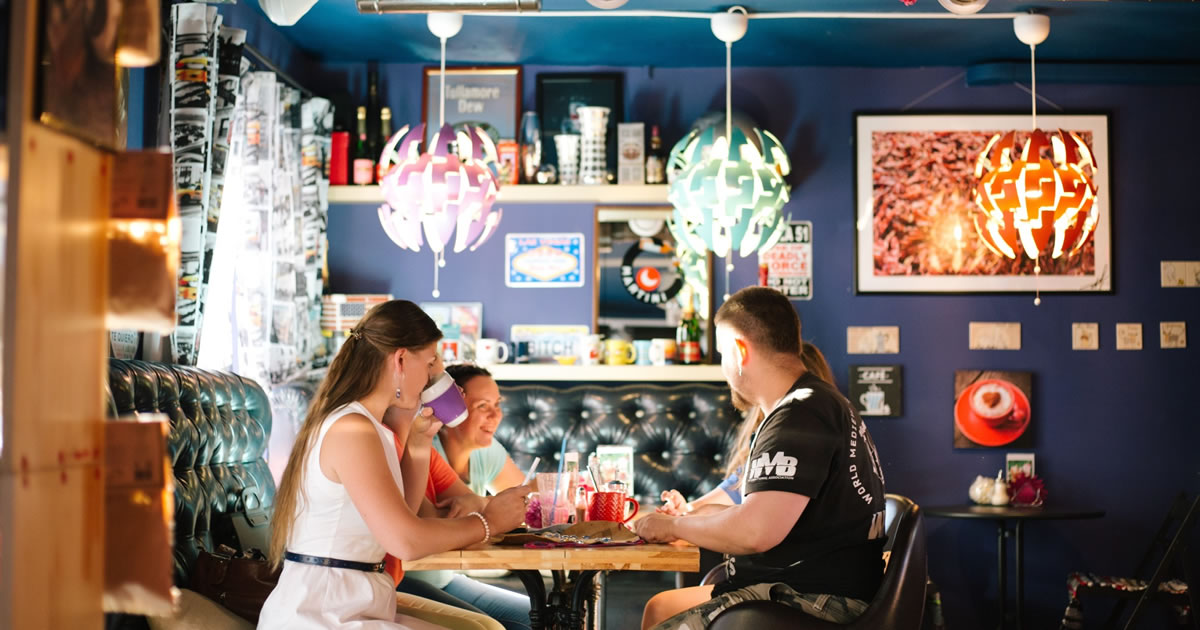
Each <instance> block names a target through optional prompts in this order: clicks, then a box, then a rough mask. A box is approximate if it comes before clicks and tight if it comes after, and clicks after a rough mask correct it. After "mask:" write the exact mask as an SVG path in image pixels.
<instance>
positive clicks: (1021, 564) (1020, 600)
mask: <svg viewBox="0 0 1200 630" xmlns="http://www.w3.org/2000/svg"><path fill="white" fill-rule="evenodd" d="M1024 524H1025V523H1024V521H1022V520H1020V519H1018V520H1017V524H1016V527H1015V529H1016V536H1017V542H1016V545H1017V630H1021V624H1022V622H1023V621H1024V617H1023V612H1024V604H1025V548H1024V546H1023V539H1022V537H1021V532H1022V530H1023V529H1024Z"/></svg>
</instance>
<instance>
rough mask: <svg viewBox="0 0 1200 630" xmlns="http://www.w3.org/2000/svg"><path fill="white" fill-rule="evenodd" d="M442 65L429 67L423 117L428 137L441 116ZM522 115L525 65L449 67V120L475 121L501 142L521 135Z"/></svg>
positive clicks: (448, 122)
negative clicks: (522, 78) (518, 131)
mask: <svg viewBox="0 0 1200 630" xmlns="http://www.w3.org/2000/svg"><path fill="white" fill-rule="evenodd" d="M440 71H441V69H440V68H438V67H436V66H431V67H428V68H425V84H424V91H423V94H424V95H425V98H424V100H422V105H421V120H423V121H424V122H425V137H426V138H431V137H433V134H434V133H435V132H437V130H438V126H439V120H440V117H441V98H442V92H441V85H442V83H441V80H440V77H439V73H440ZM520 117H521V68H520V67H519V66H490V67H484V68H446V124H448V125H451V126H455V125H460V124H466V125H473V126H476V127H480V128H482V129H483V130H484V131H485V132H487V134H488V135H489V136H491V138H492V142H494V143H496V144H499V143H500V141H501V140H516V139H517V123H518V119H519V118H520Z"/></svg>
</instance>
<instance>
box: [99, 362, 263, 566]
mask: <svg viewBox="0 0 1200 630" xmlns="http://www.w3.org/2000/svg"><path fill="white" fill-rule="evenodd" d="M108 384H109V415H110V416H112V417H116V416H125V415H130V414H140V413H163V414H166V415H167V417H168V418H170V421H171V428H170V432H169V434H168V437H167V451H168V454H169V456H170V458H171V466H172V468H173V470H174V473H175V549H174V561H175V583H176V585H179V586H186V585H187V583H188V578H189V576H190V572H191V569H192V567H193V565H194V563H195V560H196V557H197V556H198V555H199V553H200V550H201V549H208V550H212V549H213V548H214V545H215V544H220V543H226V544H231V540H232V538H231V532H228V531H222V527H221V525H222V519H221V518H220V516H221V515H223V514H225V513H227V512H228V511H230V510H236V509H241V507H242V506H240V505H238V503H239V501H240V497H241V496H242V495H243V490H245V489H250V493H249V494H250V495H251V496H252V497H253V498H252V499H251V501H250V504H249V505H247V506H245V507H246V508H251V509H252V508H256V507H258V503H261V504H262V505H263V506H265V507H268V508H269V507H271V506H274V504H275V482H274V480H273V479H272V478H271V471H270V469H269V468H268V467H267V463H266V461H265V460H264V459H263V453H264V451H265V449H266V445H267V439H268V436H269V435H270V433H271V408H270V405H269V404H268V401H267V395H266V393H265V392H263V390H262V388H261V387H259V386H258V384H257V383H255V382H254V381H251V380H249V379H246V378H242V377H240V376H238V375H236V374H229V373H225V372H210V371H205V370H200V369H197V368H192V367H186V366H181V365H168V364H162V363H147V362H143V361H123V360H120V359H110V360H109V364H108ZM231 546H233V545H231Z"/></svg>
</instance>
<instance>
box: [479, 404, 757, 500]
mask: <svg viewBox="0 0 1200 630" xmlns="http://www.w3.org/2000/svg"><path fill="white" fill-rule="evenodd" d="M500 392H501V396H502V397H503V398H504V400H503V402H502V403H501V408H502V409H503V411H504V422H502V423H501V424H500V428H499V429H497V430H496V439H498V440H500V443H501V444H503V445H504V446H505V448H507V449H508V452H509V453H510V454H511V455H512V457H513V460H514V461H515V462H516V463H517V466H519V467H520V468H521V469H525V468H526V467H527V466H528V465H529V464H530V463H532V460H533V458H534V457H541V458H542V463H541V464H540V466H539V468H541V469H542V470H543V471H546V470H550V469H551V468H550V467H551V466H556V465H557V461H558V458H559V453H560V451H561V449H562V442H563V437H564V436H566V438H567V450H568V451H577V452H579V453H583V454H585V455H586V454H587V453H591V452H593V451H595V449H596V445H598V444H625V445H629V446H632V447H633V453H634V479H633V486H634V491H635V493H636V495H635V496H636V498H637V500H638V502H640V503H643V504H645V505H647V506H651V505H658V504H659V495H660V494H661V493H662V491H663V490H669V489H671V488H675V489H677V490H679V491H680V492H681V493H683V495H684V496H686V497H688V498H696V497H699V496H700V495H702V494H704V493H706V492H708V491H709V490H712V489H713V488H715V487H716V486H717V485H718V484H719V483H721V480H722V479H724V478H725V462H724V458H725V456H726V453H728V452H729V447H730V445H731V443H732V442H733V440H734V439H735V438H736V436H737V428H738V424H740V423H741V420H742V416H741V414H740V413H739V412H738V411H737V410H736V409H734V408H733V405H732V403H731V402H730V394H729V388H728V387H726V386H724V385H711V384H695V383H688V384H679V385H669V386H660V385H619V386H609V385H580V386H574V387H568V388H564V389H560V388H554V387H548V386H545V385H514V386H504V385H502V386H501V388H500Z"/></svg>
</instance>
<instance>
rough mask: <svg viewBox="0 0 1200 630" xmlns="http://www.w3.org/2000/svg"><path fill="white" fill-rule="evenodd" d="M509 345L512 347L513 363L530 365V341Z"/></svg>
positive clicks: (515, 342)
mask: <svg viewBox="0 0 1200 630" xmlns="http://www.w3.org/2000/svg"><path fill="white" fill-rule="evenodd" d="M509 345H510V346H511V347H512V356H513V363H529V342H528V341H513V342H512V343H510V344H509Z"/></svg>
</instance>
